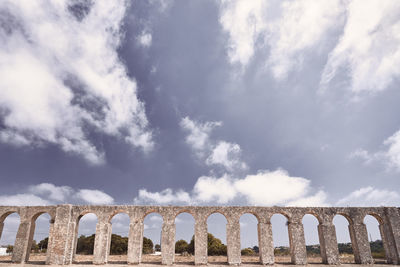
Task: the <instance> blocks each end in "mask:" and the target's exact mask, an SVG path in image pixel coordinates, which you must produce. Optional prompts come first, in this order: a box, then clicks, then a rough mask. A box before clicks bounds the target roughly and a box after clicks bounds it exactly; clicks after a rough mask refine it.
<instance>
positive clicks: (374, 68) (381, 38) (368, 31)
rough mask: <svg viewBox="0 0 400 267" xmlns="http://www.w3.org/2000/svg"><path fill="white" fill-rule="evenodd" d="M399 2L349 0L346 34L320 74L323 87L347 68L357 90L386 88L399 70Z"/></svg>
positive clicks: (388, 0)
mask: <svg viewBox="0 0 400 267" xmlns="http://www.w3.org/2000/svg"><path fill="white" fill-rule="evenodd" d="M399 9H400V2H399V1H396V0H392V1H391V0H387V1H374V0H367V1H360V0H358V1H357V0H356V1H349V4H348V6H347V19H346V25H345V27H344V32H343V35H342V36H341V37H340V40H339V42H338V44H337V45H336V47H335V48H334V50H333V51H332V52H331V53H330V55H329V58H328V62H327V64H326V66H325V69H324V72H323V74H322V78H321V87H322V89H324V88H325V87H327V86H328V85H329V83H330V82H331V80H332V79H333V78H334V77H335V76H336V74H337V72H338V71H339V70H341V69H348V70H349V76H350V78H351V87H350V89H351V90H352V92H354V93H361V92H377V91H381V90H383V89H385V88H386V87H387V86H388V85H390V83H391V82H392V81H393V79H394V78H395V77H398V76H399V74H400V70H399V68H397V67H395V66H399V65H400V16H399V12H398V11H399Z"/></svg>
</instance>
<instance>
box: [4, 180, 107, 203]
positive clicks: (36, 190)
mask: <svg viewBox="0 0 400 267" xmlns="http://www.w3.org/2000/svg"><path fill="white" fill-rule="evenodd" d="M0 203H2V205H10V206H35V205H38V206H42V205H56V204H63V203H71V204H82V203H85V204H95V205H100V204H112V203H114V199H113V198H112V197H111V196H110V195H108V194H106V193H104V192H102V191H100V190H92V189H73V188H72V187H69V186H56V185H54V184H51V183H41V184H37V185H30V186H27V187H26V188H24V189H23V190H22V192H21V193H19V194H14V195H0Z"/></svg>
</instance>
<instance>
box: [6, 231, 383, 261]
mask: <svg viewBox="0 0 400 267" xmlns="http://www.w3.org/2000/svg"><path fill="white" fill-rule="evenodd" d="M94 239H95V235H94V234H93V235H90V236H84V235H81V236H80V237H79V238H78V242H77V247H76V253H77V254H93V249H94ZM194 241H195V240H194V236H192V239H191V240H190V242H189V243H188V242H186V241H185V240H178V241H176V243H175V253H178V254H184V255H185V254H188V255H194V253H195V247H194ZM47 244H48V238H47V237H46V238H45V239H43V240H41V241H40V242H39V243H37V242H36V241H35V240H33V242H32V252H36V253H44V252H46V250H47ZM370 246H371V252H372V256H373V257H374V258H384V257H385V251H384V248H383V243H382V240H376V241H373V242H370ZM207 247H208V249H207V252H208V255H209V256H219V255H226V254H227V247H226V245H225V244H223V243H222V241H221V240H220V239H219V238H216V237H215V236H214V235H212V234H210V233H208V235H207ZM338 248H339V253H340V254H353V248H352V246H351V243H339V244H338ZM12 250H13V246H11V245H9V246H7V253H11V252H12ZM306 250H307V254H308V255H320V254H321V251H320V246H319V245H310V246H306ZM127 251H128V237H122V236H120V235H116V234H112V235H111V248H110V254H112V255H122V254H126V253H127ZM155 251H161V246H160V245H159V244H155V245H154V244H153V242H152V241H151V240H150V239H149V238H146V237H143V248H142V252H143V254H151V253H154V252H155ZM274 252H275V255H277V256H284V255H289V254H290V251H289V247H286V246H280V247H275V249H274ZM258 253H259V248H258V246H254V247H252V248H245V249H242V250H241V254H242V255H247V256H252V255H258Z"/></svg>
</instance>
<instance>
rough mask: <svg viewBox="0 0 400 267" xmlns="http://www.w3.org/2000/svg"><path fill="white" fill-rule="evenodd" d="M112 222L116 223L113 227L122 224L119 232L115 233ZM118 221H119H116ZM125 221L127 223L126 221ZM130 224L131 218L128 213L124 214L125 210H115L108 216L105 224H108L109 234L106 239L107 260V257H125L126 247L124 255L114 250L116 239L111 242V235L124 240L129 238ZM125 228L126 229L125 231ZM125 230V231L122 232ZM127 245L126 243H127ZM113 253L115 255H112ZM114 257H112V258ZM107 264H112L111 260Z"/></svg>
mask: <svg viewBox="0 0 400 267" xmlns="http://www.w3.org/2000/svg"><path fill="white" fill-rule="evenodd" d="M113 220H114V222H115V221H116V223H115V225H117V224H120V225H121V224H122V226H120V229H119V230H120V232H118V231H116V229H115V228H116V227H114V226H115V225H113ZM118 220H119V221H118ZM126 220H127V221H126ZM130 222H131V217H130V216H129V213H128V212H126V211H125V210H116V211H113V212H112V213H111V214H110V215H109V216H108V220H107V223H108V224H109V227H110V228H109V234H110V238H108V239H107V251H106V253H107V257H106V258H107V259H109V258H110V257H109V255H115V254H118V255H127V253H128V247H126V252H125V253H123V252H122V253H121V252H120V251H117V250H115V249H114V243H113V241H114V242H115V241H116V240H117V239H114V240H113V235H117V236H115V237H116V238H117V237H118V236H121V237H122V238H123V239H124V238H129V229H130ZM125 228H126V229H125ZM122 230H125V231H122ZM127 245H128V242H127ZM114 253H115V254H114ZM112 257H114V256H112ZM108 262H112V260H109V261H108Z"/></svg>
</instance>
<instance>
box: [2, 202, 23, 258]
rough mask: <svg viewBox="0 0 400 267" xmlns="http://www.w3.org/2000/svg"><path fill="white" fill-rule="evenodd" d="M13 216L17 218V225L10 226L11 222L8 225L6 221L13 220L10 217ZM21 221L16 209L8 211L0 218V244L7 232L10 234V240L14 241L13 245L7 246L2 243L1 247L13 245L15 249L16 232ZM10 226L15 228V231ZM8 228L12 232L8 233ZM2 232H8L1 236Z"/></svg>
mask: <svg viewBox="0 0 400 267" xmlns="http://www.w3.org/2000/svg"><path fill="white" fill-rule="evenodd" d="M10 215H11V217H9V216H10ZM14 215H15V216H18V225H12V223H11V222H9V223H8V222H7V221H6V220H7V218H11V219H9V220H12V219H13V218H12V217H14ZM21 220H22V218H21V215H20V212H19V210H17V209H11V210H8V211H6V212H4V213H3V214H2V215H1V216H0V242H4V239H5V238H7V237H8V236H7V232H8V233H12V234H11V239H14V241H13V242H14V243H7V244H6V243H4V244H2V245H13V246H14V247H15V243H16V240H17V231H18V229H19V226H20V225H21ZM10 226H11V227H10ZM12 226H16V227H15V229H14V228H13V227H12ZM9 228H11V229H12V231H10V230H9ZM3 230H8V231H7V232H6V234H3ZM11 255H13V254H12V253H11Z"/></svg>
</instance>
